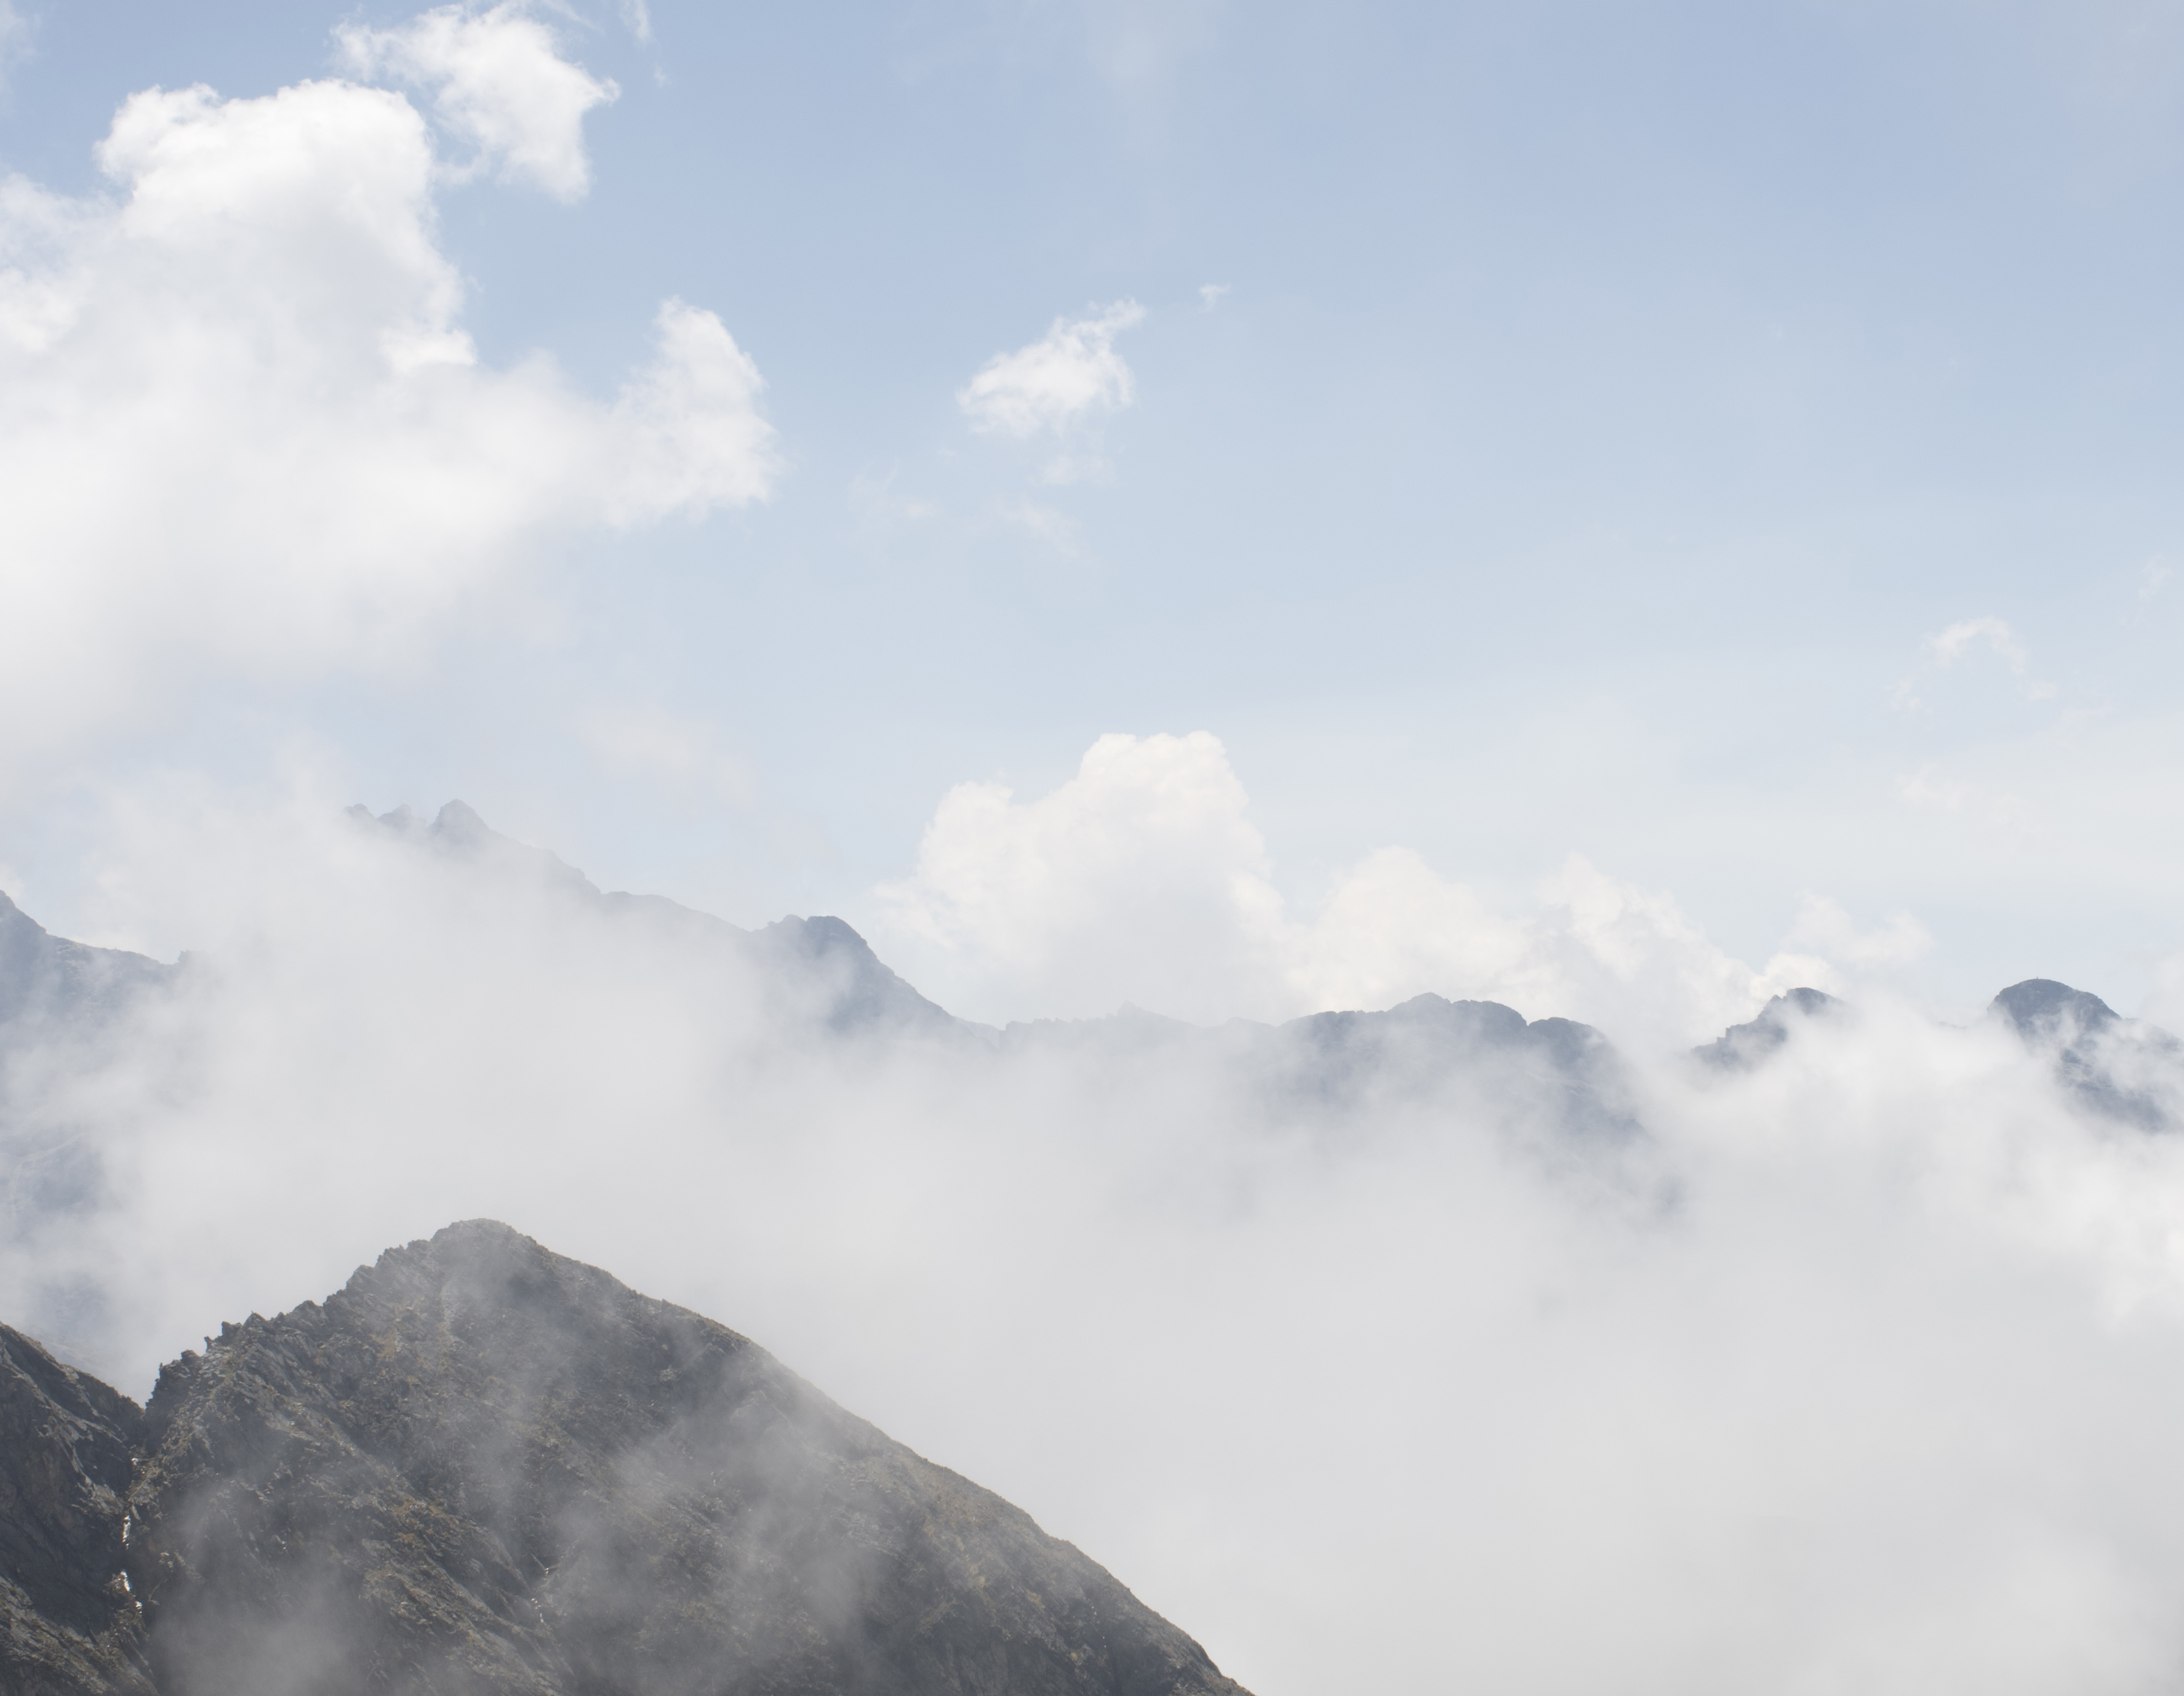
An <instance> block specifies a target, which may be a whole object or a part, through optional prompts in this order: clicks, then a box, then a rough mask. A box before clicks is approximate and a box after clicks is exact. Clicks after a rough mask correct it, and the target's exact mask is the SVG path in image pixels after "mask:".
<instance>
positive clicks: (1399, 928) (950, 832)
mask: <svg viewBox="0 0 2184 1696" xmlns="http://www.w3.org/2000/svg"><path fill="white" fill-rule="evenodd" d="M1249 807H1250V800H1249V797H1248V795H1246V794H1245V789H1244V786H1243V784H1242V783H1241V782H1240V780H1239V779H1238V778H1237V776H1236V774H1235V773H1234V770H1233V769H1232V768H1231V767H1230V766H1229V758H1228V755H1227V752H1226V750H1224V749H1223V747H1222V745H1221V743H1220V742H1219V741H1218V740H1217V739H1216V738H1214V737H1213V736H1212V735H1209V734H1206V733H1204V732H1198V733H1195V734H1191V735H1188V736H1171V735H1154V736H1146V737H1136V736H1128V735H1109V736H1103V737H1101V738H1100V739H1099V740H1098V741H1097V742H1095V744H1094V745H1092V747H1091V748H1090V749H1089V750H1088V751H1087V752H1086V754H1085V756H1084V761H1083V762H1082V764H1081V765H1080V766H1079V767H1078V773H1077V775H1076V776H1075V777H1074V778H1071V779H1070V780H1069V781H1068V782H1067V783H1065V784H1062V785H1061V787H1060V788H1058V789H1056V790H1054V791H1053V792H1052V793H1051V794H1049V795H1041V796H1038V797H1035V798H1032V799H1028V800H1026V799H1020V798H1018V797H1017V795H1015V794H1014V793H1013V792H1012V791H1011V789H1009V788H1008V787H1007V786H1006V784H999V783H991V782H989V783H973V784H961V785H960V786H958V787H957V788H956V789H952V790H950V792H949V794H948V795H947V796H946V797H945V798H944V800H943V801H941V803H940V806H939V809H938V810H937V811H936V812H935V813H934V815H933V821H932V823H931V824H930V825H929V826H928V828H927V830H926V833H925V837H924V840H923V842H922V845H921V847H920V849H919V851H918V859H917V868H916V870H915V872H914V873H912V874H911V876H910V877H908V878H906V879H902V880H900V881H899V882H896V883H894V884H889V885H888V886H887V887H885V888H883V890H880V891H879V901H880V912H881V914H882V919H881V923H880V925H879V927H878V934H879V935H880V936H881V937H882V938H883V940H884V942H885V945H886V946H887V948H888V950H889V952H890V954H891V956H893V957H898V958H900V960H901V961H902V962H905V967H906V968H907V969H909V970H910V971H911V975H912V976H913V977H914V978H917V979H918V980H919V981H921V982H922V983H925V984H927V985H928V986H930V987H931V988H932V989H933V991H934V992H935V993H938V994H939V995H940V996H941V997H942V999H943V1000H944V1001H949V1002H950V1004H951V1005H953V1006H956V1007H958V1008H959V1009H961V1010H962V1011H964V1012H966V1013H971V1014H972V1015H974V1016H976V1017H979V1018H993V1019H1007V1018H1032V1017H1042V1016H1055V1015H1061V1016H1065V1017H1073V1018H1089V1017H1096V1016H1100V1015H1104V1014H1106V1013H1112V1012H1113V1011H1114V1010H1115V1008H1116V1007H1117V1006H1118V1005H1119V1004H1121V1003H1123V1002H1125V1001H1128V1002H1134V1003H1135V1004H1138V1005H1140V1006H1143V1007H1148V1008H1150V1009H1151V1010H1152V1011H1155V1012H1157V1013H1165V1014H1167V1015H1169V1016H1171V1017H1174V1018H1185V1019H1190V1020H1194V1021H1197V1022H1201V1023H1208V1024H1212V1023H1218V1022H1219V1021H1221V1020H1223V1019H1226V1018H1235V1017H1245V1018H1293V1017H1295V1016H1296V1015H1298V1014H1301V1013H1309V1012H1313V1011H1317V1010H1318V1009H1321V1008H1325V1007H1387V1006H1390V1005H1393V1004H1394V1003H1395V1002H1396V1001H1402V1000H1405V999H1407V998H1408V997H1409V996H1414V995H1419V994H1424V993H1427V992H1432V993H1436V994H1441V995H1446V996H1452V997H1458V998H1474V999H1483V1000H1494V1001H1505V1002H1507V1003H1508V1004H1509V1005H1511V1006H1513V1007H1517V1008H1518V1009H1519V1010H1521V1011H1523V1012H1524V1013H1526V1014H1527V1015H1529V1016H1530V1017H1533V1018H1543V1017H1548V1016H1559V1017H1568V1018H1580V1019H1585V1020H1589V1021H1591V1022H1593V1023H1596V1024H1601V1025H1603V1026H1604V1027H1606V1028H1607V1029H1610V1030H1612V1031H1613V1032H1614V1033H1615V1034H1616V1035H1618V1037H1619V1039H1623V1040H1630V1041H1633V1042H1635V1043H1638V1044H1640V1045H1641V1046H1650V1047H1662V1046H1675V1045H1677V1044H1680V1043H1690V1042H1695V1041H1698V1040H1703V1039H1704V1038H1706V1037H1709V1036H1712V1035H1715V1034H1717V1033H1719V1031H1720V1030H1721V1029H1723V1028H1724V1026H1725V1025H1728V1024H1733V1023H1736V1022H1737V1021H1739V1020H1741V1019H1744V1018H1749V1017H1751V1015H1752V1013H1753V1012H1754V1011H1756V1010H1757V1009H1758V1007H1759V1006H1760V1005H1761V1003H1763V1001H1766V1000H1767V998H1768V997H1769V996H1773V995H1776V994H1780V992H1781V991H1782V990H1786V989H1789V988H1791V987H1793V986H1795V985H1798V984H1810V985H1814V986H1816V987H1820V988H1828V989H1834V988H1838V987H1841V985H1843V984H1844V983H1845V982H1846V981H1848V979H1849V978H1850V977H1852V976H1855V975H1856V974H1858V973H1859V972H1861V971H1867V970H1871V969H1875V968H1887V967H1889V966H1892V965H1894V964H1897V963H1899V962H1901V961H1903V960H1904V959H1908V958H1911V957H1916V955H1917V953H1918V951H1919V948H1920V947H1921V946H1923V939H1924V932H1923V931H1921V930H1920V929H1919V928H1918V925H1917V921H1916V920H1915V919H1913V918H1909V917H1908V915H1904V916H1901V917H1899V918H1897V919H1895V920H1892V921H1891V926H1890V928H1889V929H1886V930H1884V931H1882V932H1880V933H1875V934H1864V933H1860V932H1858V929H1857V928H1856V925H1855V923H1854V922H1853V920H1852V918H1851V917H1850V916H1849V915H1848V914H1847V913H1846V912H1843V911H1842V910H1841V908H1840V907H1836V906H1834V905H1833V904H1831V903H1829V902H1827V901H1825V898H1824V897H1820V896H1817V895H1815V896H1812V897H1809V898H1808V901H1807V902H1806V905H1805V907H1804V908H1803V909H1802V914H1801V918H1800V919H1799V922H1798V924H1797V928H1796V929H1793V931H1792V932H1791V935H1790V936H1789V937H1788V938H1786V940H1785V946H1784V951H1783V952H1781V953H1780V954H1779V955H1777V956H1776V957H1774V958H1772V959H1770V960H1769V961H1768V962H1767V963H1766V964H1765V965H1764V966H1763V967H1760V968H1752V967H1751V966H1747V965H1746V964H1744V963H1742V962H1740V961H1737V960H1736V959H1734V958H1733V957H1730V955H1728V954H1727V953H1726V952H1724V951H1723V950H1722V949H1721V948H1719V946H1716V945H1715V944H1713V942H1711V941H1709V940H1708V938H1707V937H1706V936H1705V934H1703V933H1702V931H1701V930H1700V929H1699V928H1698V927H1697V925H1695V924H1694V923H1692V922H1691V920H1690V919H1689V918H1687V917H1686V916H1685V914H1684V912H1682V910H1681V909H1680V907H1678V905H1677V904H1676V902H1675V901H1674V899H1672V898H1671V897H1670V896H1669V895H1666V894H1663V893H1661V892H1658V891H1649V890H1641V889H1639V888H1636V887H1635V886H1633V885H1630V884H1624V883H1621V882H1619V881H1618V880H1616V879H1613V877H1611V876H1609V875H1607V873H1604V872H1602V871H1601V870H1600V869H1599V868H1596V867H1595V866H1593V865H1592V864H1591V862H1588V861H1586V860H1585V859H1584V858H1583V857H1581V856H1570V858H1569V859H1568V861H1567V862H1565V864H1564V865H1563V867H1562V868H1560V869H1559V871H1557V873H1555V875H1553V876H1552V877H1551V878H1549V879H1546V880H1545V881H1544V882H1543V883H1542V884H1541V886H1540V888H1539V890H1538V891H1537V892H1536V902H1535V907H1534V908H1533V909H1532V910H1531V911H1529V912H1521V913H1512V912H1504V911H1502V910H1500V909H1498V908H1497V907H1495V906H1494V905H1493V904H1492V903H1490V902H1489V901H1486V900H1485V899H1484V898H1482V897H1481V896H1480V895H1479V894H1478V893H1477V892H1476V891H1475V890H1472V889H1470V888H1468V886H1466V885H1464V884H1461V883H1458V882H1455V881H1453V880H1451V879H1447V878H1446V877H1444V876H1442V875H1441V874H1440V873H1437V872H1436V871H1435V870H1434V868H1432V867H1430V866H1429V865H1428V864H1427V862H1425V861H1424V859H1423V858H1422V857H1421V856H1419V855H1418V854H1417V853H1416V852H1414V851H1411V850H1409V849H1406V848H1400V847H1390V848H1384V849H1380V850H1379V851H1375V852H1373V853H1371V854H1369V855H1368V856H1365V857H1364V858H1363V859H1362V860H1361V861H1359V862H1357V864H1356V865H1354V866H1352V867H1351V868H1348V869H1347V870H1346V871H1345V872H1343V873H1341V874H1340V876H1339V877H1338V878H1337V879H1336V880H1335V882H1334V885H1333V887H1332V889H1331V890H1329V892H1328V893H1327V895H1325V896H1324V898H1323V900H1322V901H1320V902H1319V903H1318V906H1317V907H1316V909H1315V910H1314V911H1312V912H1311V913H1310V914H1309V915H1308V916H1300V915H1299V914H1297V913H1295V912H1293V911H1292V909H1291V907H1290V904H1289V903H1288V902H1287V901H1285V899H1284V896H1283V895H1282V893H1281V891H1280V890H1279V888H1278V886H1277V884H1276V882H1275V873H1274V867H1273V861H1272V859H1271V857H1270V856H1269V854H1268V849H1267V845H1266V843H1265V841H1264V840H1263V839H1262V837H1261V835H1260V834H1259V832H1258V829H1257V828H1256V826H1255V825H1254V824H1253V823H1251V818H1250V816H1249Z"/></svg>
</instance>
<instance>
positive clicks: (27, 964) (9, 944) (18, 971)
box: [0, 895, 181, 1045]
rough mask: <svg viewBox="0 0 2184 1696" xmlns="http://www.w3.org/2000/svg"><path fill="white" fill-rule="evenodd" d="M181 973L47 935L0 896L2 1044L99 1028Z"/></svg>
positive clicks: (139, 957)
mask: <svg viewBox="0 0 2184 1696" xmlns="http://www.w3.org/2000/svg"><path fill="white" fill-rule="evenodd" d="M180 971H181V968H180V967H179V966H163V965H161V964H160V963H159V962H158V961H156V960H150V959H147V958H146V957H144V956H143V955H142V954H131V953H129V952H127V951H125V950H123V949H120V948H92V947H90V946H86V944H84V943H81V942H71V941H70V940H68V939H67V938H66V937H64V936H54V935H52V934H49V933H48V932H47V930H46V929H45V927H44V926H42V925H41V924H40V923H38V922H37V921H36V919H34V918H31V916H30V915H29V914H28V913H26V912H24V911H23V910H22V908H20V907H17V906H16V905H15V903H14V901H10V900H9V899H8V897H7V896H6V895H0V1045H5V1044H8V1043H11V1042H24V1041H28V1040H32V1039H35V1038H36V1037H38V1036H40V1035H44V1034H47V1033H48V1032H51V1031H53V1030H57V1029H70V1030H81V1029H86V1028H87V1027H91V1026H95V1025H97V1024H102V1023H103V1022H104V1021H105V1020H107V1019H108V1018H111V1017H112V1016H113V1015H114V1013H118V1012H119V1011H120V1009H121V1008H123V1007H125V1006H126V1005H127V1004H128V1003H129V1001H131V999H132V998H133V997H134V996H138V995H141V994H142V993H143V992H145V991H146V990H156V989H159V988H162V987H164V986H165V985H168V984H170V983H171V982H172V981H173V980H174V979H175V975H176V974H178V973H179V972H180Z"/></svg>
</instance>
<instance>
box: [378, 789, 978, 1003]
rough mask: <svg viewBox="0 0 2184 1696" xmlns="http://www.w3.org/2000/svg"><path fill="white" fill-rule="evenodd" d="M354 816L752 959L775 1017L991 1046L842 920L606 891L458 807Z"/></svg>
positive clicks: (691, 941)
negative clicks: (739, 911)
mask: <svg viewBox="0 0 2184 1696" xmlns="http://www.w3.org/2000/svg"><path fill="white" fill-rule="evenodd" d="M348 816H349V817H351V818H352V819H354V820H355V821H356V822H357V823H359V825H362V826H365V827H367V828H376V829H381V830H384V831H387V832H389V833H391V834H394V835H396V836H399V837H401V838H403V839H404V840H409V841H412V842H415V843H417V844H418V845H421V846H423V847H426V848H429V849H432V850H433V851H437V852H439V853H443V854H447V855H449V856H454V857H456V858H459V859H463V860H468V861H473V862H482V863H485V864H494V863H497V864H499V865H501V866H504V867H508V868H522V869H523V870H525V871H526V872H528V873H530V874H531V875H532V876H534V877H536V878H538V879H540V880H541V881H542V882H543V883H544V884H546V886H547V887H549V888H551V889H558V890H561V891H563V892H564V893H565V894H566V895H568V896H570V898H571V899H572V900H574V901H578V902H580V903H582V905H584V906H587V907H593V908H594V909H595V910H597V911H599V912H604V913H610V914H612V915H614V916H616V917H617V918H626V919H628V920H630V921H631V922H632V923H639V924H642V925H643V926H645V927H646V928H648V929H650V930H652V931H653V932H655V934H659V935H660V936H663V937H666V938H668V939H670V940H674V941H677V942H680V943H683V944H686V945H688V946H693V947H696V948H699V949H714V950H720V951H727V952H728V953H730V954H732V955H733V956H735V957H738V958H741V959H744V960H746V961H748V962H750V963H751V964H752V965H754V966H755V967H756V968H757V969H758V970H759V972H760V974H762V977H763V980H764V981H765V982H766V985H767V986H768V989H769V991H770V993H771V995H772V998H773V1001H774V1005H775V1007H776V1010H777V1012H778V1013H782V1014H783V1015H784V1016H786V1017H787V1018H789V1019H790V1020H791V1021H793V1022H796V1023H804V1022H809V1023H811V1024H816V1025H818V1026H820V1027H821V1028H822V1029H827V1030H830V1031H833V1032H834V1033H836V1034H837V1035H855V1034H872V1035H891V1036H917V1037H922V1038H925V1039H927V1040H942V1041H970V1042H975V1043H979V1044H983V1043H985V1042H989V1041H990V1040H992V1034H991V1033H990V1032H989V1031H988V1030H987V1029H985V1027H983V1026H982V1025H974V1024H970V1023H969V1022H968V1021H967V1020H964V1019H960V1018H956V1016H955V1015H954V1014H952V1013H949V1012H948V1011H947V1010H946V1009H945V1008H944V1007H938V1006H936V1005H935V1004H934V1003H933V1002H932V1001H928V1000H926V998H925V997H924V996H922V995H920V994H918V992H917V990H914V989H912V988H911V986H910V985H908V984H907V983H905V982H904V981H903V979H901V978H900V976H898V975H897V974H895V973H894V971H892V970H890V969H889V968H888V967H887V966H886V965H885V964H883V962H881V960H880V958H879V957H878V956H877V954H875V953H873V952H872V946H871V945H870V944H869V943H867V942H866V940H865V939H864V938H863V937H861V936H860V935H859V934H857V933H856V932H855V930H853V929H850V926H849V925H847V924H845V923H843V922H842V921H841V920H840V919H838V918H827V917H820V918H782V919H777V920H775V921H774V922H773V923H772V924H769V925H767V926H766V927H765V928H764V929H760V930H745V929H744V928H743V927H742V926H740V925H735V924H731V923H728V922H727V920H726V919H724V918H714V917H713V916H712V915H711V914H710V913H703V912H696V911H695V910H694V909H692V908H690V907H683V906H682V905H681V904H680V903H679V902H676V901H670V900H668V899H667V898H666V896H665V895H629V894H627V893H624V892H622V891H620V890H616V891H614V892H611V893H607V892H603V891H602V890H600V889H599V886H598V885H597V884H593V882H592V880H591V879H588V878H587V877H586V876H585V875H584V874H583V873H582V872H580V871H578V870H577V868H575V867H573V866H571V865H570V864H568V863H567V862H565V861H564V860H562V859H561V858H560V856H558V855H555V854H553V853H549V851H547V850H545V849H543V848H533V847H532V846H530V845H528V844H526V843H522V842H518V841H516V840H515V839H514V838H512V837H508V836H504V835H502V834H500V833H499V831H497V830H495V829H493V828H492V827H491V826H489V825H488V824H487V823H486V822H485V821H484V819H482V818H481V817H479V816H478V814H477V812H476V810H475V809H473V808H471V807H470V806H466V805H465V804H464V803H463V802H461V801H449V802H448V804H447V805H446V806H443V807H442V808H441V809H440V811H439V813H438V816H437V817H435V818H434V819H433V820H432V823H429V824H428V823H426V822H425V821H424V820H423V819H421V818H420V817H418V816H417V815H416V814H415V813H414V812H411V811H410V810H409V808H408V807H406V806H404V807H397V808H396V809H395V810H394V811H393V812H387V813H382V814H380V815H379V816H378V817H373V816H372V814H371V813H370V811H369V810H368V809H366V808H365V807H363V806H352V807H351V808H349V809H348Z"/></svg>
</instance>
